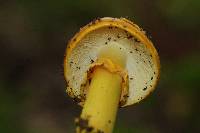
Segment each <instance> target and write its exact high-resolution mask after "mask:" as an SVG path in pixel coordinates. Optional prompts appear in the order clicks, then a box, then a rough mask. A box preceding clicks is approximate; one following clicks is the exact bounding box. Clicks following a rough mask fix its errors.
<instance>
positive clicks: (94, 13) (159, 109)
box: [0, 0, 200, 133]
mask: <svg viewBox="0 0 200 133" xmlns="http://www.w3.org/2000/svg"><path fill="white" fill-rule="evenodd" d="M104 16H110V17H128V18H129V19H131V20H134V22H135V23H137V24H138V25H140V26H141V27H142V28H143V29H145V30H146V31H147V33H148V34H149V35H151V36H152V41H153V42H154V44H155V47H156V48H157V49H158V52H159V55H160V60H161V65H162V68H161V71H162V72H161V79H160V82H159V85H158V87H157V89H156V90H155V92H154V93H153V94H152V95H151V96H149V97H148V98H147V99H146V100H144V101H142V102H141V104H138V105H134V106H130V107H126V108H123V109H120V110H119V113H118V117H117V122H116V126H115V130H114V133H199V132H200V116H199V113H200V105H199V92H200V91H199V89H200V36H199V35H200V1H199V0H138V1H137V0H99V1H95V0H71V1H70V0H59V1H52V0H48V1H47V0H46V1H45V0H43V1H41V0H16V1H12V0H4V1H2V0H1V1H0V132H1V133H73V132H74V128H75V125H74V123H73V121H74V117H77V116H79V113H80V111H81V108H80V107H79V106H78V105H76V104H75V103H74V102H73V101H72V100H71V99H70V98H69V97H68V96H67V95H66V94H65V81H64V78H63V67H62V64H63V55H64V51H65V48H66V42H67V41H68V40H69V38H71V37H72V36H73V34H74V33H76V32H77V31H78V30H79V28H80V27H81V26H83V25H85V24H87V23H88V22H90V21H91V20H92V19H94V18H97V17H104Z"/></svg>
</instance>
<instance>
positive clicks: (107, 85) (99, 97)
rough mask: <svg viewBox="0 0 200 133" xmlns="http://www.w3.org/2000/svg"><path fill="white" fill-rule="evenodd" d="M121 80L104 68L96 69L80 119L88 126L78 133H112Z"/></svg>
mask: <svg viewBox="0 0 200 133" xmlns="http://www.w3.org/2000/svg"><path fill="white" fill-rule="evenodd" d="M121 80H122V79H121V77H120V76H119V75H118V74H114V73H110V72H109V71H107V70H106V69H104V68H101V67H99V68H96V69H95V72H94V74H93V77H92V80H91V84H90V87H89V92H88V94H87V98H86V101H85V104H84V107H83V110H82V114H81V118H80V121H81V120H82V121H85V124H88V125H86V126H87V127H86V126H85V127H83V129H81V126H80V127H79V128H78V129H77V132H81V133H83V132H99V133H111V132H112V130H113V126H114V123H115V117H116V114H117V110H118V104H119V99H120V94H121ZM80 124H81V123H80ZM100 131H101V132H100Z"/></svg>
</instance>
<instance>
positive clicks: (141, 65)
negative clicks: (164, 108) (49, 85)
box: [64, 17, 160, 133]
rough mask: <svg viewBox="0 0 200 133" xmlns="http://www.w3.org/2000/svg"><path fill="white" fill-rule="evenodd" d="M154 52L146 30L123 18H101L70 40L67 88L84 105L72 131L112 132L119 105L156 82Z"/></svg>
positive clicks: (140, 95)
mask: <svg viewBox="0 0 200 133" xmlns="http://www.w3.org/2000/svg"><path fill="white" fill-rule="evenodd" d="M159 70H160V62H159V56H158V54H157V51H156V49H155V48H154V46H153V44H152V42H151V41H150V40H149V39H148V38H147V36H146V35H145V32H144V31H143V30H142V29H141V28H139V27H138V26H137V25H136V24H134V23H133V22H131V21H129V20H127V19H125V18H119V19H118V18H110V17H106V18H100V19H96V20H94V21H92V22H91V23H89V24H88V25H86V26H84V27H83V28H81V29H80V31H79V32H78V33H77V34H76V35H75V36H74V37H73V38H72V39H71V40H70V41H69V43H68V45H67V50H66V56H65V59H64V75H65V79H66V81H67V93H68V95H69V96H71V97H72V98H73V99H74V100H75V101H76V102H78V104H79V105H81V106H83V110H82V113H81V116H80V118H77V119H76V120H75V122H76V124H77V129H76V131H77V132H98V133H111V132H112V129H113V126H114V122H115V117H116V113H117V110H118V107H124V106H128V105H132V104H135V103H138V102H139V101H141V100H142V99H144V98H145V97H146V96H148V95H149V94H150V93H151V92H152V91H153V90H154V88H155V86H156V84H157V81H158V78H159V73H160V72H159Z"/></svg>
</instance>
